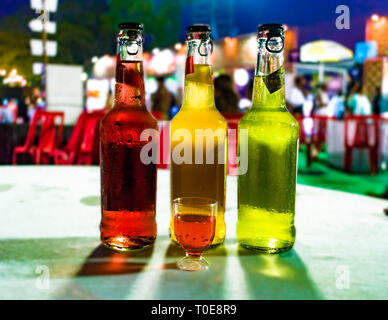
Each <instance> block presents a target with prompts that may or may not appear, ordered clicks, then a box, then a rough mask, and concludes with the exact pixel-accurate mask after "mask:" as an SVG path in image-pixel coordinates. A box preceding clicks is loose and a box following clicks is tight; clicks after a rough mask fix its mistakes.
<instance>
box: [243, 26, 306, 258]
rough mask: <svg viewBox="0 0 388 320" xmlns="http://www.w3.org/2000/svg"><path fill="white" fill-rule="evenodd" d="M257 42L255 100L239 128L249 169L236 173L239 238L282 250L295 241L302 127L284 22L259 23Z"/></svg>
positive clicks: (246, 243)
mask: <svg viewBox="0 0 388 320" xmlns="http://www.w3.org/2000/svg"><path fill="white" fill-rule="evenodd" d="M258 46H259V52H258V58H257V66H256V74H255V79H254V90H253V103H252V107H251V109H250V110H249V112H248V113H247V114H246V115H245V116H244V117H243V118H242V119H241V121H240V123H239V127H238V130H239V133H238V137H239V141H238V148H239V154H240V155H243V152H242V150H243V149H244V150H247V153H248V155H247V156H248V169H247V171H246V172H245V173H244V174H241V175H239V176H238V222H237V240H238V242H239V243H240V244H241V245H242V246H244V247H247V248H251V249H256V250H259V251H262V252H265V253H279V252H283V251H287V250H289V249H291V248H292V246H293V245H294V242H295V227H294V216H295V189H296V171H297V152H298V138H299V129H298V123H297V121H296V120H295V119H294V117H293V116H292V115H291V114H290V113H289V112H288V110H287V109H286V104H285V98H284V69H283V49H284V33H283V27H282V26H281V25H279V24H266V25H262V26H260V27H259V29H258ZM242 130H247V131H245V132H247V139H244V135H243V134H242Z"/></svg>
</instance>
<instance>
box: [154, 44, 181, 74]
mask: <svg viewBox="0 0 388 320" xmlns="http://www.w3.org/2000/svg"><path fill="white" fill-rule="evenodd" d="M148 70H149V72H150V73H153V74H157V75H164V74H169V73H172V72H174V71H175V56H174V53H173V52H172V51H171V50H170V49H164V50H161V51H158V52H157V53H156V54H154V56H153V57H152V59H151V62H150V64H149V66H148Z"/></svg>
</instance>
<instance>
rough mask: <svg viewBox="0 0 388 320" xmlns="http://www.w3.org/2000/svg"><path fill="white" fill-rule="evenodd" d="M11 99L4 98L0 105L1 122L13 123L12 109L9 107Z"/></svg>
mask: <svg viewBox="0 0 388 320" xmlns="http://www.w3.org/2000/svg"><path fill="white" fill-rule="evenodd" d="M9 103H10V101H8V99H4V100H3V104H2V105H1V107H0V122H1V123H12V122H13V117H12V111H11V109H10V108H8V105H9Z"/></svg>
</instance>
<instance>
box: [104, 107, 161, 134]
mask: <svg viewBox="0 0 388 320" xmlns="http://www.w3.org/2000/svg"><path fill="white" fill-rule="evenodd" d="M115 123H120V124H127V125H131V124H132V125H138V126H142V127H148V128H153V129H157V128H158V122H157V120H156V119H155V118H154V117H153V116H152V114H151V113H150V112H149V111H148V110H147V109H145V108H131V107H113V108H112V109H110V110H109V111H108V112H107V113H106V115H105V116H104V117H103V119H102V121H101V125H102V126H107V127H109V126H110V125H114V124H115Z"/></svg>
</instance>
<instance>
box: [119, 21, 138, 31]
mask: <svg viewBox="0 0 388 320" xmlns="http://www.w3.org/2000/svg"><path fill="white" fill-rule="evenodd" d="M119 29H127V30H144V25H143V24H142V23H139V22H122V23H120V24H119Z"/></svg>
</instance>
